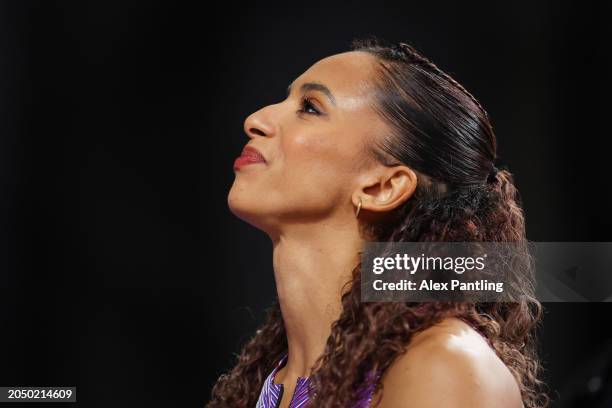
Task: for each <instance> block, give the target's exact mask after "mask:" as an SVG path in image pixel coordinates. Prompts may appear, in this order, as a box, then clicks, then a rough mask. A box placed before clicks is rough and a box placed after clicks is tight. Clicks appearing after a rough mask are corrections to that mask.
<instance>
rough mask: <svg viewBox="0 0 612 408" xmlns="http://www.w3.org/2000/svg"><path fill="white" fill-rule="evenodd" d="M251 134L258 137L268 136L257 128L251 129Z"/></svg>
mask: <svg viewBox="0 0 612 408" xmlns="http://www.w3.org/2000/svg"><path fill="white" fill-rule="evenodd" d="M251 132H252V133H254V134H256V135H258V136H265V135H266V134H265V133H264V132H262V131H261V130H259V129H257V128H251Z"/></svg>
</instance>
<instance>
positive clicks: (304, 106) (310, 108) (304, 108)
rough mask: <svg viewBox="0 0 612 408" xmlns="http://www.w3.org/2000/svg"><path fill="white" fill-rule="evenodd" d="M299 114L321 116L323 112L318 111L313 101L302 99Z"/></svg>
mask: <svg viewBox="0 0 612 408" xmlns="http://www.w3.org/2000/svg"><path fill="white" fill-rule="evenodd" d="M298 113H306V114H309V115H316V116H318V115H320V114H321V112H319V111H318V110H317V108H316V107H315V106H314V105H313V104H312V102H311V99H310V98H307V97H305V96H304V97H302V99H301V101H300V109H298Z"/></svg>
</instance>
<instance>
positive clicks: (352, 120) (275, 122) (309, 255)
mask: <svg viewBox="0 0 612 408" xmlns="http://www.w3.org/2000/svg"><path fill="white" fill-rule="evenodd" d="M374 64H375V59H374V57H372V56H371V55H369V54H367V53H364V52H355V51H353V52H346V53H342V54H338V55H334V56H331V57H328V58H325V59H322V60H321V61H318V62H317V63H316V64H314V65H313V66H312V67H310V68H309V69H308V70H307V71H306V72H304V73H303V74H302V75H300V76H299V77H298V78H297V79H296V80H295V81H294V82H293V84H292V87H291V93H290V94H289V96H288V97H287V99H285V100H284V101H282V102H280V103H277V104H273V105H270V106H266V107H264V108H262V109H260V110H259V111H257V112H255V113H253V114H251V115H250V116H248V117H247V118H246V120H245V122H244V130H245V132H246V134H247V136H248V137H249V141H248V145H249V146H252V147H254V148H256V149H257V150H259V151H260V152H261V153H262V154H263V156H264V157H265V159H266V163H259V164H251V165H248V166H244V167H241V168H240V169H237V170H236V171H235V173H236V178H235V181H234V184H233V185H232V188H231V190H230V192H229V194H228V205H229V207H230V209H231V211H232V212H233V213H234V214H235V215H236V216H238V217H239V218H241V219H243V220H245V221H246V222H249V223H250V224H252V225H253V226H255V227H257V228H259V229H261V230H263V231H264V232H266V234H267V235H268V236H269V237H270V239H271V241H272V243H273V265H274V276H275V280H276V286H277V291H278V297H279V302H280V305H281V311H282V315H283V320H284V324H285V329H286V333H287V342H288V353H289V359H288V362H287V364H286V366H285V367H283V368H282V369H281V370H280V371H279V372H278V373H277V376H276V379H275V382H276V383H282V384H284V385H285V391H284V393H283V399H282V401H281V405H280V407H281V408H285V407H288V405H289V400H290V397H291V395H292V393H293V390H294V387H295V383H296V380H297V378H298V377H303V376H308V375H310V369H311V367H312V366H313V365H314V363H315V361H316V359H317V358H318V357H319V356H320V355H321V354H322V353H323V350H324V347H325V342H326V340H327V338H328V336H329V334H330V331H331V325H332V323H333V322H334V321H335V320H336V319H337V318H338V316H339V315H340V312H341V304H340V297H341V294H342V291H343V285H344V284H345V283H346V282H348V281H349V280H350V276H351V271H352V269H353V268H354V267H355V265H356V264H357V262H358V260H359V258H358V256H359V255H358V251H359V250H361V248H362V247H363V242H364V238H365V237H364V236H363V233H362V232H361V229H360V224H359V220H358V219H356V218H355V210H356V208H357V205H358V203H359V199H361V201H362V207H361V212H360V215H359V218H360V220H369V221H372V220H376V219H378V218H382V217H384V216H385V214H386V213H388V212H389V211H390V210H392V209H394V208H396V207H398V206H400V205H402V204H403V203H405V202H406V200H409V199H410V198H411V196H412V194H413V193H414V191H415V188H416V183H417V177H416V174H415V172H414V171H413V170H412V169H410V168H409V167H407V166H404V165H397V166H393V167H386V166H383V165H382V164H380V163H378V162H377V161H376V160H374V159H373V158H372V157H371V155H370V154H369V151H368V149H367V147H368V146H371V144H372V143H374V141H375V140H376V138H380V137H384V136H385V135H386V134H387V133H388V128H387V125H386V124H385V123H384V122H383V121H382V120H381V119H380V117H379V116H378V115H377V114H376V113H375V112H374V111H373V110H372V108H371V105H372V100H371V98H370V96H369V93H368V91H369V90H370V80H371V78H372V75H374V73H373V68H374ZM306 83H319V84H324V85H325V86H326V87H328V88H329V89H330V90H331V92H332V94H333V99H334V101H335V103H332V101H330V100H329V98H328V97H327V96H326V95H325V94H324V93H323V92H321V91H317V90H309V91H307V92H306V93H304V94H302V93H301V92H300V87H301V86H302V85H303V84H306ZM303 96H305V97H307V98H308V99H309V100H310V104H306V105H304V104H302V102H301V99H302V97H303ZM299 110H303V111H302V112H299ZM315 110H316V111H318V112H320V114H318V115H317V114H315ZM428 333H432V334H428ZM419 338H420V339H421V340H420V342H419V343H418V344H417V343H415V341H416V340H415V341H412V342H411V343H410V344H409V345H408V349H409V350H411V351H408V352H407V353H406V354H404V355H402V356H401V357H400V358H398V359H397V360H396V362H394V365H393V366H392V367H391V368H390V369H389V370H388V372H387V373H386V374H385V376H384V378H383V383H384V387H385V392H384V394H383V398H382V401H381V405H380V406H381V407H395V408H401V407H404V406H406V407H407V406H418V407H430V406H431V407H434V406H436V407H437V406H448V407H479V406H491V404H490V401H491V400H494V401H495V404H493V405H494V406H497V407H502V408H505V407H508V408H511V407H512V408H514V407H521V406H522V404H521V402H520V393H519V391H518V387H517V386H516V383H515V382H514V379H513V378H512V376H511V375H510V373H509V371H508V370H507V368H506V367H505V366H504V364H503V363H502V362H501V360H499V358H497V356H496V355H495V353H494V352H493V351H492V350H491V349H490V348H489V347H488V345H487V344H486V342H484V341H482V339H480V342H479V341H478V339H479V338H480V335H479V334H478V333H477V332H475V331H474V330H473V329H472V328H470V327H469V326H467V325H465V324H464V325H463V326H461V325H460V324H459V323H458V322H454V321H453V322H452V323H448V322H447V320H445V321H444V322H443V328H442V329H441V328H439V327H437V326H434V327H431V328H429V329H427V330H425V331H423V332H422V333H421V336H420V337H419ZM491 370H492V371H491ZM504 370H505V371H504ZM491 374H493V375H491ZM440 387H442V388H440ZM441 389H442V390H443V391H440V390H441ZM415 398H418V400H415ZM481 398H485V399H484V400H483V401H485V402H489V404H485V405H482V404H483V403H482V402H480V404H481V405H478V404H479V402H478V401H480V399H481ZM415 401H418V404H415ZM408 404H410V405H408ZM453 404H454V405H453Z"/></svg>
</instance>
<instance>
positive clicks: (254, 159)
mask: <svg viewBox="0 0 612 408" xmlns="http://www.w3.org/2000/svg"><path fill="white" fill-rule="evenodd" d="M256 163H264V164H265V163H266V159H265V158H264V157H263V155H262V154H261V153H260V152H259V150H257V149H255V148H254V147H251V146H245V147H244V149H243V150H242V153H241V154H240V156H239V157H238V158H236V160H235V161H234V169H239V168H240V167H242V166H246V165H248V164H256Z"/></svg>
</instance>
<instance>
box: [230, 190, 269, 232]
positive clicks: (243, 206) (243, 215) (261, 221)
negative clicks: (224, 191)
mask: <svg viewBox="0 0 612 408" xmlns="http://www.w3.org/2000/svg"><path fill="white" fill-rule="evenodd" d="M227 205H228V207H229V209H230V211H231V212H232V214H234V215H235V216H236V217H238V218H240V219H241V220H243V221H244V222H246V223H248V224H250V225H252V226H254V227H255V228H258V229H260V230H262V231H264V232H266V233H268V234H269V231H272V230H274V228H273V227H272V226H271V225H270V224H271V222H270V221H271V220H270V216H268V215H266V214H267V212H266V211H264V210H263V209H262V208H261V200H260V199H258V198H257V197H252V196H250V195H249V196H248V197H247V194H246V192H244V191H241V190H240V189H237V188H236V187H235V186H232V189H231V190H230V192H229V194H228V195H227Z"/></svg>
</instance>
